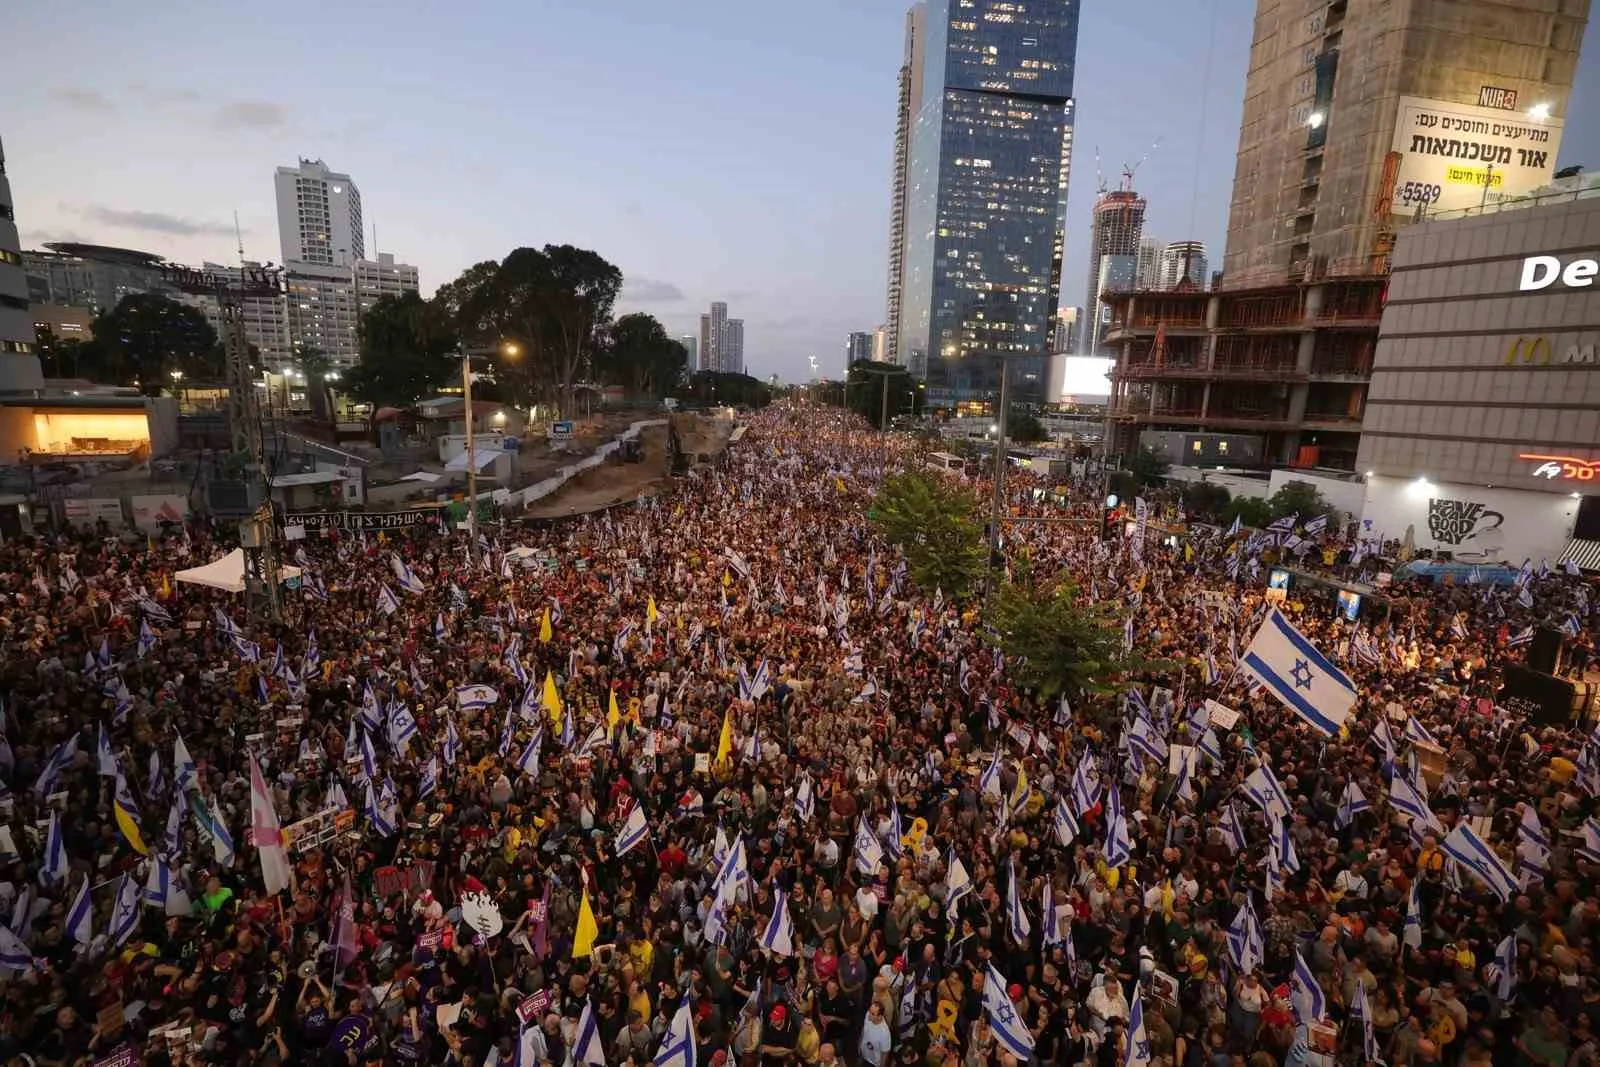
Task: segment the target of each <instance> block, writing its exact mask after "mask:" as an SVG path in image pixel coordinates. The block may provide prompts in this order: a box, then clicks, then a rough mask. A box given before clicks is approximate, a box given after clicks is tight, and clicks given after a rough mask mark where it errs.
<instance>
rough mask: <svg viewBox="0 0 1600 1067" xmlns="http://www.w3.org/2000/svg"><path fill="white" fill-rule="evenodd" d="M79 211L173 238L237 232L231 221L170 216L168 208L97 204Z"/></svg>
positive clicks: (111, 223)
mask: <svg viewBox="0 0 1600 1067" xmlns="http://www.w3.org/2000/svg"><path fill="white" fill-rule="evenodd" d="M78 213H79V214H80V215H82V216H83V217H84V218H86V219H89V220H90V221H92V222H98V223H100V224H102V225H104V226H116V227H118V228H120V229H124V230H142V231H144V232H145V233H162V234H167V235H168V236H171V237H210V236H215V235H218V234H222V235H229V236H231V235H232V234H233V223H231V222H203V221H197V220H195V219H186V218H183V217H181V216H178V215H169V214H167V213H166V212H165V211H123V210H120V209H118V208H111V207H104V206H101V205H99V204H93V205H90V206H89V207H85V208H79V209H78Z"/></svg>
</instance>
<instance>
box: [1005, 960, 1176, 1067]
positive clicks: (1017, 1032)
mask: <svg viewBox="0 0 1600 1067" xmlns="http://www.w3.org/2000/svg"><path fill="white" fill-rule="evenodd" d="M985 967H986V970H985V971H984V980H983V1010H984V1012H985V1013H986V1014H987V1015H988V1016H989V1028H990V1029H991V1030H992V1031H993V1032H994V1036H995V1040H996V1041H998V1042H999V1043H1000V1044H1001V1045H1002V1046H1003V1047H1004V1048H1005V1049H1006V1050H1007V1051H1008V1052H1010V1053H1011V1054H1012V1055H1013V1056H1015V1057H1016V1058H1017V1059H1018V1060H1019V1061H1021V1062H1023V1063H1026V1062H1027V1061H1028V1060H1029V1059H1030V1058H1032V1056H1033V1034H1032V1032H1030V1031H1029V1030H1028V1024H1027V1023H1026V1022H1025V1021H1023V1019H1022V1017H1021V1016H1019V1015H1018V1014H1017V1009H1016V1005H1014V1004H1012V1003H1011V998H1010V997H1008V996H1007V995H1006V980H1005V978H1004V977H1003V976H1002V975H1001V974H1000V972H999V971H997V970H995V969H994V964H992V963H990V964H986V965H985ZM1147 1062H1148V1061H1147Z"/></svg>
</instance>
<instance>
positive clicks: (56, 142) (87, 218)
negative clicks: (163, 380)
mask: <svg viewBox="0 0 1600 1067" xmlns="http://www.w3.org/2000/svg"><path fill="white" fill-rule="evenodd" d="M819 3H820V6H819V5H817V4H814V5H809V6H804V7H793V6H789V7H784V6H769V5H749V4H740V3H735V2H734V0H685V3H683V4H680V5H677V6H676V7H674V8H672V9H671V10H670V11H668V10H664V9H662V8H660V7H659V5H653V4H648V3H645V2H644V0H617V2H615V3H613V4H609V5H566V6H551V7H548V8H546V7H542V6H541V7H539V8H537V9H531V8H529V6H528V5H523V4H517V3H513V2H511V0H484V2H483V3H481V4H477V5H470V6H468V7H466V8H463V9H461V10H460V11H458V12H455V16H456V17H453V18H451V19H450V20H444V21H430V22H429V23H428V24H427V25H426V26H423V25H421V24H419V23H417V22H416V21H415V20H412V19H404V18H399V19H392V20H373V19H371V18H370V16H369V13H368V12H367V10H366V9H365V8H364V7H359V6H357V5H355V4H353V3H349V2H341V0H330V2H329V3H328V4H325V5H323V6H322V7H321V8H319V15H318V18H319V24H320V25H324V26H326V27H329V28H330V29H331V31H332V32H336V33H338V34H339V35H340V41H341V53H340V69H341V72H342V76H343V77H344V78H345V79H346V82H347V84H348V85H349V86H350V87H351V88H350V89H349V90H348V91H345V92H341V93H338V94H329V93H328V92H327V91H326V88H325V85H326V71H327V67H326V56H325V55H324V54H323V52H322V51H321V50H320V49H319V48H317V47H314V46H313V44H312V43H311V42H309V41H308V39H307V38H305V37H304V35H303V33H302V32H301V31H300V30H299V29H298V28H297V27H296V26H295V24H294V23H293V21H292V20H289V19H283V20H273V19H263V18H262V17H261V16H260V13H259V12H258V11H256V10H254V9H230V8H227V7H217V6H215V5H208V6H206V7H200V6H199V5H197V4H192V3H183V2H178V3H174V4H169V5H164V6H162V7H160V8H158V9H153V10H151V11H149V12H143V13H142V14H141V18H140V19H138V20H134V21H129V20H127V19H125V18H121V17H120V16H121V15H123V14H125V12H124V11H123V9H122V8H121V7H119V6H117V5H114V4H112V3H111V2H110V0H83V2H81V3H78V4H74V5H70V6H67V5H50V4H39V5H25V6H23V7H21V8H19V9H18V10H16V11H8V12H7V14H6V32H7V39H8V43H10V44H11V45H12V49H11V50H10V53H9V59H10V67H9V68H8V73H10V75H11V83H10V84H11V93H10V95H9V97H8V104H9V105H10V106H9V107H8V112H7V115H6V118H5V120H4V129H0V134H3V135H4V137H5V143H6V151H7V155H8V159H7V163H8V170H9V174H8V177H9V180H10V183H11V186H12V189H13V193H14V196H15V207H16V220H17V225H18V227H19V228H20V230H21V233H22V240H21V242H20V243H21V246H22V247H23V248H25V249H37V248H42V247H43V246H44V244H45V243H46V242H48V241H85V242H93V243H99V244H107V245H117V246H123V247H129V248H137V249H144V250H148V251H151V252H156V253H159V254H161V255H164V256H166V257H168V258H171V259H174V260H177V261H180V262H187V263H194V264H199V263H202V262H204V261H207V260H209V261H212V262H222V263H234V262H236V261H237V258H238V254H237V251H236V248H237V241H236V239H235V236H234V223H233V216H234V212H235V211H237V212H238V214H239V224H240V229H241V231H242V234H243V238H244V244H245V253H246V256H247V257H249V258H251V259H276V258H278V254H279V253H278V246H279V240H278V229H277V220H276V217H275V211H274V206H275V205H274V202H273V193H272V190H271V189H269V188H268V187H266V185H265V183H264V182H263V181H262V175H263V173H268V172H271V171H272V170H273V169H274V168H276V167H277V166H280V165H283V164H285V163H286V162H292V161H294V160H296V159H298V158H300V157H302V156H303V157H311V158H315V157H321V158H323V159H325V160H327V161H328V163H329V165H330V166H332V167H334V168H336V169H337V170H339V171H340V172H346V173H349V174H351V175H354V176H355V177H356V178H357V180H358V181H359V183H360V188H361V192H362V199H363V204H362V208H363V216H364V221H365V238H366V242H367V245H368V247H367V249H366V254H367V255H368V256H374V255H376V254H377V253H378V252H381V251H383V250H393V251H396V252H398V253H399V255H400V256H401V258H403V259H405V260H406V261H407V262H410V263H413V264H416V265H417V266H418V267H419V269H420V272H421V285H422V289H423V291H424V292H425V293H431V292H432V291H433V290H434V289H436V288H437V287H438V286H440V285H441V284H444V283H445V282H448V281H451V280H453V279H454V278H455V277H456V276H458V275H459V274H460V273H461V272H462V271H463V270H465V269H466V268H467V267H470V266H471V265H472V264H474V263H477V262H481V261H483V260H485V259H496V260H498V259H501V258H503V257H504V256H505V254H506V253H507V252H509V251H510V250H511V249H512V248H514V247H516V246H518V245H534V246H539V245H543V244H545V243H549V242H566V243H573V244H578V245H582V246H584V247H588V248H592V249H594V250H595V251H596V252H598V253H600V254H601V255H603V256H605V257H606V258H607V259H609V260H610V261H611V262H613V263H615V264H616V265H617V266H618V267H619V268H620V269H621V270H622V272H623V273H624V275H625V278H626V282H625V286H624V291H623V294H622V297H621V299H620V300H619V302H618V311H619V313H622V312H627V311H634V310H639V311H648V312H650V313H652V314H654V315H656V316H657V317H658V318H660V319H661V321H662V323H663V324H664V325H665V326H666V328H667V330H668V332H669V333H670V334H687V333H692V332H695V330H696V327H697V325H698V319H699V315H700V313H701V312H702V311H704V309H705V308H706V306H707V304H709V303H710V301H711V300H713V299H724V300H727V301H729V302H730V303H734V304H737V306H738V307H739V309H740V311H741V313H742V315H743V317H744V319H745V321H746V324H747V330H748V333H749V337H750V345H751V348H750V356H751V358H750V364H751V365H750V367H749V368H748V369H749V370H750V372H751V373H754V374H759V375H760V376H761V377H763V378H765V377H766V376H767V375H769V374H770V373H772V372H774V371H776V372H778V373H779V374H780V375H781V376H782V377H783V378H784V379H785V380H790V381H803V380H805V379H806V378H807V376H808V373H809V372H808V357H810V356H817V357H819V358H821V359H828V358H829V357H832V358H834V359H836V358H837V357H836V356H834V355H833V354H834V353H836V352H837V350H838V343H839V342H838V338H839V337H841V336H842V335H844V334H846V333H848V332H849V331H851V330H856V329H861V328H862V324H864V323H879V322H883V321H884V320H885V312H886V309H885V279H886V278H887V276H888V271H887V262H888V237H889V229H890V226H889V208H890V199H891V198H890V197H889V196H888V195H886V193H887V192H888V189H889V186H890V183H891V181H892V176H893V159H892V149H893V139H894V132H895V119H896V105H897V99H896V87H897V79H898V75H899V71H900V67H901V65H902V64H903V62H904V52H905V28H906V27H905V17H906V9H907V7H908V4H907V3H905V2H904V0H819ZM1253 12H1254V3H1253V2H1252V0H1207V2H1203V3H1197V4H1185V5H1174V4H1172V3H1171V0H1123V2H1120V3H1118V4H1115V5H1105V4H1084V5H1082V16H1081V25H1080V28H1079V38H1080V47H1079V50H1078V52H1079V62H1078V70H1077V91H1076V116H1075V139H1076V143H1077V145H1078V146H1079V147H1078V150H1077V152H1076V159H1075V160H1074V162H1075V167H1074V169H1075V170H1076V171H1077V173H1076V174H1074V175H1073V179H1074V180H1073V181H1072V185H1071V190H1070V199H1069V203H1068V212H1067V220H1068V226H1067V234H1066V249H1065V253H1064V255H1065V261H1066V271H1065V277H1064V279H1063V285H1064V287H1065V290H1066V292H1068V293H1069V294H1073V299H1074V301H1076V300H1077V299H1079V298H1080V297H1079V294H1082V293H1083V292H1084V291H1085V288H1086V286H1087V281H1088V279H1087V276H1086V274H1085V270H1086V268H1087V262H1088V220H1089V207H1090V205H1091V204H1092V203H1093V200H1094V198H1095V175H1094V170H1095V162H1094V155H1095V149H1098V150H1099V155H1100V158H1101V161H1102V162H1101V168H1102V169H1103V170H1104V171H1105V172H1106V174H1107V175H1108V176H1110V178H1111V179H1112V181H1111V183H1112V184H1115V173H1114V172H1116V171H1118V170H1119V169H1120V167H1121V165H1122V164H1123V162H1124V161H1126V162H1129V163H1132V162H1134V161H1137V160H1139V159H1140V158H1141V157H1144V156H1146V155H1147V154H1148V157H1149V158H1148V159H1146V160H1145V162H1144V163H1143V164H1142V165H1141V167H1140V170H1139V173H1138V179H1137V183H1138V187H1139V191H1140V192H1141V193H1142V194H1143V195H1144V196H1146V197H1147V199H1148V201H1149V218H1148V220H1147V225H1148V227H1149V229H1150V231H1151V232H1152V233H1157V234H1160V235H1163V236H1165V237H1169V238H1171V237H1184V238H1193V239H1196V240H1201V241H1204V242H1205V244H1206V247H1207V249H1208V251H1209V252H1210V253H1211V259H1212V261H1213V262H1216V263H1220V262H1221V259H1222V252H1223V246H1224V232H1225V227H1226V218H1227V209H1228V201H1229V197H1230V194H1231V190H1232V182H1233V167H1234V155H1235V152H1236V150H1237V148H1238V138H1239V121H1240V114H1241V110H1242V107H1243V85H1244V76H1245V70H1246V66H1247V63H1248V56H1249V51H1250V44H1251V34H1252V25H1251V21H1252V16H1253ZM1597 25H1600V19H1595V20H1591V23H1590V26H1589V30H1588V34H1587V39H1586V41H1585V47H1584V52H1583V61H1582V63H1581V65H1580V69H1579V73H1578V80H1577V85H1576V87H1575V89H1574V91H1573V94H1572V97H1571V99H1570V101H1569V105H1568V116H1567V122H1566V134H1565V137H1564V138H1563V141H1562V144H1561V151H1560V156H1559V165H1561V166H1566V165H1569V164H1572V163H1580V162H1586V163H1589V164H1591V165H1596V164H1600V121H1596V120H1595V118H1596V116H1597V115H1600V43H1597V42H1600V31H1597V29H1596V26H1597ZM1213 31H1214V32H1213ZM67 40H70V41H71V42H72V46H71V52H70V57H71V62H70V63H66V62H64V53H63V52H62V51H61V46H60V43H61V42H62V41H67ZM729 41H738V42H739V47H738V48H729V47H728V42H729ZM1132 42H1137V49H1138V53H1139V55H1140V57H1141V68H1140V69H1141V74H1140V76H1139V77H1138V78H1134V79H1128V78H1127V77H1126V76H1125V75H1126V70H1127V57H1128V54H1129V48H1130V47H1132V46H1133V45H1132ZM441 55H445V56H450V57H451V62H452V63H456V64H459V65H460V67H461V68H462V69H463V70H471V71H472V72H473V77H471V78H440V79H419V78H412V77H406V76H401V75H400V74H398V73H397V72H400V71H404V70H406V69H408V68H409V69H419V68H421V67H423V66H429V67H435V66H437V64H438V59H439V57H440V56H441ZM133 56H138V57H141V59H140V61H139V62H138V63H137V64H135V63H133V62H131V61H130V57H133ZM180 58H181V61H182V62H181V63H178V62H176V61H177V60H179V59H180ZM708 65H715V67H716V69H717V70H718V72H719V77H718V79H717V80H716V82H715V84H708V83H705V82H703V81H701V80H698V79H692V78H687V77H683V76H682V72H683V71H685V70H692V69H696V67H697V66H708ZM175 71H181V72H182V73H181V74H177V73H172V72H175ZM597 71H603V72H604V73H605V76H604V77H600V78H597V77H596V76H595V75H596V72H597ZM576 84H581V85H584V86H586V87H587V88H586V89H585V91H584V92H583V93H581V94H578V95H577V96H576V97H575V98H573V99H572V101H571V106H568V107H562V108H558V109H548V108H544V109H538V113H537V118H535V117H533V114H532V112H530V110H529V102H530V101H538V100H540V99H553V98H555V97H557V96H563V94H566V95H568V96H570V95H571V94H570V87H571V86H573V85H576ZM1111 87H1114V88H1111ZM564 98H565V97H564ZM775 102H785V103H799V102H803V103H804V107H802V108H796V109H793V111H794V113H793V117H792V119H791V120H790V121H787V122H785V123H783V124H781V125H775V124H772V123H771V122H770V116H771V113H772V108H773V107H774V106H775ZM735 128H736V129H740V130H743V131H748V133H747V135H744V136H742V138H741V139H740V141H739V142H738V144H737V146H736V147H735V148H733V149H729V148H728V146H727V145H725V144H722V143H721V142H720V141H715V140H714V139H713V138H712V136H711V133H710V131H714V130H719V129H735ZM597 130H605V131H606V135H605V136H603V137H600V136H597V135H596V131H597ZM1158 138H1159V139H1160V144H1159V145H1158V146H1157V147H1155V148H1154V149H1152V148H1151V146H1152V144H1153V143H1154V142H1156V140H1157V139H1158ZM841 159H848V160H851V161H852V165H851V166H848V167H841V166H839V165H838V161H839V160H841ZM162 160H167V161H181V163H175V164H174V165H172V166H160V165H157V161H162ZM646 174H647V175H648V179H647V180H646V179H645V178H642V177H641V176H642V175H646ZM374 224H376V228H377V240H376V241H374V240H373V227H374ZM758 339H759V340H758Z"/></svg>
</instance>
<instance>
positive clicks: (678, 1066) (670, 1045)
mask: <svg viewBox="0 0 1600 1067" xmlns="http://www.w3.org/2000/svg"><path fill="white" fill-rule="evenodd" d="M689 1003H690V998H689V997H684V998H683V1000H681V1001H680V1002H679V1003H678V1010H677V1012H675V1013H674V1014H673V1016H672V1022H671V1023H669V1024H668V1025H667V1032H666V1034H665V1035H663V1036H662V1038H661V1046H660V1047H659V1048H658V1049H656V1058H655V1061H654V1063H655V1067H696V1064H695V1036H694V1016H693V1015H692V1014H691V1013H690V1011H689Z"/></svg>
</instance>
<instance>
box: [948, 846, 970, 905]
mask: <svg viewBox="0 0 1600 1067" xmlns="http://www.w3.org/2000/svg"><path fill="white" fill-rule="evenodd" d="M970 892H972V876H971V875H969V874H967V868H966V866H965V865H964V864H963V863H962V862H961V857H960V856H957V855H956V850H955V846H954V845H952V846H951V847H950V857H949V859H948V861H947V869H946V871H945V876H944V913H945V914H946V915H950V916H954V915H955V914H956V905H957V904H958V903H960V901H961V898H962V897H964V896H966V895H967V894H968V893H970Z"/></svg>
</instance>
